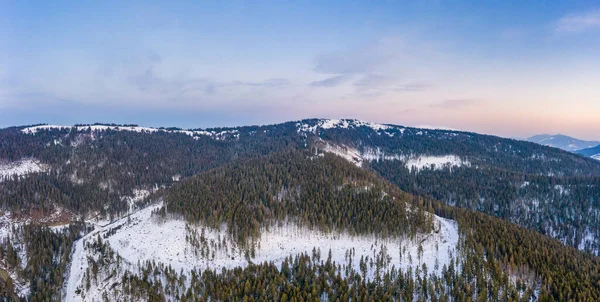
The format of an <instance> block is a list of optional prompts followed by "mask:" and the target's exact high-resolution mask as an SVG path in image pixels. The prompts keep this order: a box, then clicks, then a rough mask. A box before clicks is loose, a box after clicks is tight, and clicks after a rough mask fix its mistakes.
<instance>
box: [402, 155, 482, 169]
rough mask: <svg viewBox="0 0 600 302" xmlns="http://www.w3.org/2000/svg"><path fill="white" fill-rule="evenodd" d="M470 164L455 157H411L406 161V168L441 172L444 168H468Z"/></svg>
mask: <svg viewBox="0 0 600 302" xmlns="http://www.w3.org/2000/svg"><path fill="white" fill-rule="evenodd" d="M470 165H471V163H470V162H469V161H466V160H462V159H461V158H460V157H458V156H456V155H442V156H419V157H413V158H410V159H409V160H407V161H406V167H407V168H408V169H412V168H414V169H416V170H417V171H421V170H423V169H432V168H433V170H441V169H443V168H445V167H450V168H451V167H461V166H467V167H468V166H470Z"/></svg>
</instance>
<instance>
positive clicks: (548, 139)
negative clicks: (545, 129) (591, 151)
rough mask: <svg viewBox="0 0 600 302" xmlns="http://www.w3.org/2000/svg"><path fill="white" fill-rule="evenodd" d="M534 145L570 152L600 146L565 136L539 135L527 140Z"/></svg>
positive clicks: (592, 142) (595, 142)
mask: <svg viewBox="0 0 600 302" xmlns="http://www.w3.org/2000/svg"><path fill="white" fill-rule="evenodd" d="M526 140H527V141H530V142H532V143H537V144H540V145H544V146H549V147H554V148H559V149H563V150H565V151H569V152H575V151H578V150H582V149H586V148H592V147H595V146H598V145H600V142H597V141H586V140H581V139H578V138H574V137H571V136H568V135H564V134H539V135H534V136H531V137H529V138H527V139H526Z"/></svg>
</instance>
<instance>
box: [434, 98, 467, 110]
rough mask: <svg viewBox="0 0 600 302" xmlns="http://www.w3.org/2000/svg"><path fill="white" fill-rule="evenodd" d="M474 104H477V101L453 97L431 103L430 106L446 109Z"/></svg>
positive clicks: (461, 107) (463, 107) (455, 108)
mask: <svg viewBox="0 0 600 302" xmlns="http://www.w3.org/2000/svg"><path fill="white" fill-rule="evenodd" d="M475 104H477V102H475V100H471V99H453V100H445V101H442V102H440V103H436V104H432V105H431V107H435V108H442V109H447V110H463V109H466V108H469V107H472V106H473V105H475Z"/></svg>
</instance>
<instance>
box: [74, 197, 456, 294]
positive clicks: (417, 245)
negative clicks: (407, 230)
mask: <svg viewBox="0 0 600 302" xmlns="http://www.w3.org/2000/svg"><path fill="white" fill-rule="evenodd" d="M161 206H162V205H161V204H156V205H153V206H150V207H147V208H145V209H142V210H140V211H138V212H136V213H134V214H132V215H131V216H130V217H127V218H123V219H121V220H118V221H116V222H114V223H112V224H110V225H107V226H105V227H102V228H99V229H98V230H96V231H94V232H92V233H90V234H88V235H86V236H85V237H84V238H82V239H80V240H78V241H77V242H76V243H75V245H74V248H73V253H72V263H71V267H70V269H69V277H68V280H67V282H66V284H65V287H64V292H63V293H64V300H65V301H82V300H85V301H92V300H93V299H98V298H100V297H101V296H102V294H103V292H104V291H108V290H109V285H111V284H114V283H116V282H119V280H120V278H121V277H122V275H121V274H122V272H117V273H116V274H114V275H112V276H110V277H109V278H106V279H104V280H101V281H99V284H97V285H93V286H91V287H90V289H89V290H84V282H85V280H84V277H85V274H84V273H85V271H86V270H87V266H88V264H89V263H88V257H92V256H91V254H90V253H91V251H90V250H89V249H86V248H85V246H86V242H91V241H93V240H95V239H96V238H97V237H98V236H99V235H100V236H101V237H102V238H103V240H105V242H108V243H109V244H110V246H111V248H112V249H114V251H115V252H116V253H117V254H118V255H119V256H120V257H122V259H123V260H122V262H121V263H122V264H121V265H123V267H124V268H126V269H128V270H130V271H132V272H136V270H137V269H138V267H137V266H138V263H144V262H145V261H147V260H150V261H155V262H156V263H160V264H164V265H165V266H170V267H171V268H173V269H174V270H175V271H176V272H179V271H183V272H184V273H186V272H189V271H190V269H201V270H204V269H215V270H216V271H217V272H220V270H221V268H228V269H230V268H235V267H244V266H246V265H248V263H249V262H254V263H262V262H264V261H267V262H273V263H275V264H277V265H280V264H281V263H282V262H283V261H284V259H285V258H286V257H288V256H290V255H292V256H295V255H298V254H300V253H307V254H312V253H313V251H315V252H317V253H319V254H320V255H321V257H322V259H326V258H327V257H328V254H329V252H330V251H331V256H332V260H333V261H335V263H336V264H340V265H347V266H350V267H353V268H354V269H355V270H356V271H359V270H360V267H359V264H360V263H359V262H360V259H361V258H363V259H365V261H369V259H370V261H374V259H375V258H376V257H384V258H385V259H387V260H386V263H387V264H386V268H387V269H390V268H391V267H392V266H395V267H396V268H400V267H401V268H403V269H408V267H412V268H413V269H416V267H417V266H421V265H422V264H426V265H427V267H428V268H429V271H430V272H434V273H439V272H440V271H441V268H442V267H443V265H444V264H446V265H448V263H449V261H450V259H451V257H452V255H453V254H454V250H455V248H456V244H457V242H458V230H457V224H456V223H455V222H454V221H451V220H447V219H443V218H440V217H437V216H434V220H435V231H434V232H432V233H431V234H422V235H417V236H416V237H415V238H412V239H411V238H377V237H375V236H350V235H348V234H345V233H322V232H320V231H316V230H309V229H306V228H299V227H297V226H295V225H289V224H284V225H280V226H279V227H275V228H271V229H269V230H266V229H265V230H263V232H262V235H261V237H260V239H259V240H258V241H256V242H254V248H242V247H240V246H238V245H237V244H236V243H235V242H234V241H233V240H231V239H230V237H229V235H228V232H227V231H226V230H225V229H224V228H223V229H221V230H215V229H210V228H203V227H201V226H192V225H189V224H186V222H184V221H183V220H178V219H167V220H161V219H159V218H157V216H153V215H152V212H153V211H155V210H157V209H159V208H160V207H161ZM191 238H195V239H197V241H196V242H204V243H201V244H200V245H198V244H196V245H194V244H192V242H194V240H192V239H191ZM249 249H251V250H253V252H252V253H250V254H253V255H249V252H248V250H249ZM350 255H351V256H350ZM374 274H375V272H374V268H373V267H370V268H369V271H368V273H367V276H368V277H370V278H371V277H373V276H374Z"/></svg>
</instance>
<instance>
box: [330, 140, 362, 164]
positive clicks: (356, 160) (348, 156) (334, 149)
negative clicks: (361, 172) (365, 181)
mask: <svg viewBox="0 0 600 302" xmlns="http://www.w3.org/2000/svg"><path fill="white" fill-rule="evenodd" d="M323 151H325V152H329V153H333V154H335V155H337V156H340V157H342V158H343V159H345V160H347V161H349V162H350V163H353V164H355V165H356V166H358V167H361V166H362V163H363V158H362V156H361V154H360V152H358V150H356V149H354V148H350V147H347V146H338V145H331V144H326V145H325V146H324V147H323Z"/></svg>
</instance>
